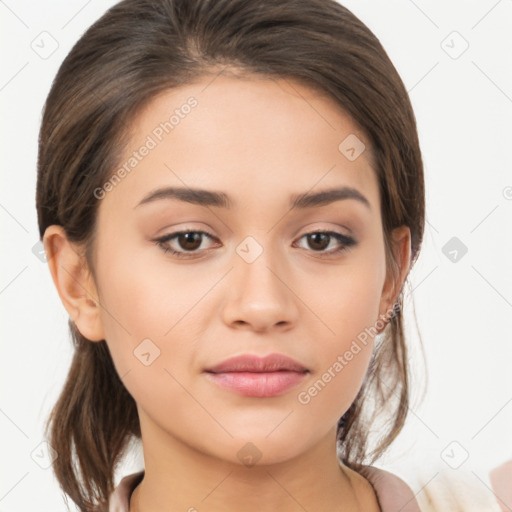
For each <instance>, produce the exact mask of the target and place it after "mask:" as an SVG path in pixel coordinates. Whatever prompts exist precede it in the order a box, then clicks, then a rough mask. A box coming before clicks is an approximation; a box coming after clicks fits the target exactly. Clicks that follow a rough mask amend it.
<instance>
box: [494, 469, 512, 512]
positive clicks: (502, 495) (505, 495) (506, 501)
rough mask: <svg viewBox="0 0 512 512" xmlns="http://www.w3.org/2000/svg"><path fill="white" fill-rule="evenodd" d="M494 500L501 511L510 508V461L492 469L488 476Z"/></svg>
mask: <svg viewBox="0 0 512 512" xmlns="http://www.w3.org/2000/svg"><path fill="white" fill-rule="evenodd" d="M489 480H490V482H491V485H492V489H493V491H494V494H495V495H496V499H497V500H498V503H499V504H500V507H501V509H502V510H508V509H511V508H512V459H510V460H508V461H507V462H505V463H503V464H501V466H497V467H495V468H493V469H492V470H491V472H490V474H489Z"/></svg>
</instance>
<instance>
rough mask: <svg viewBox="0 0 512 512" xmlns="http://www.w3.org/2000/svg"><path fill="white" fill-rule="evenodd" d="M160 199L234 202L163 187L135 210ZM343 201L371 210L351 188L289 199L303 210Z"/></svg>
mask: <svg viewBox="0 0 512 512" xmlns="http://www.w3.org/2000/svg"><path fill="white" fill-rule="evenodd" d="M162 199H167V200H168V199H177V200H179V201H184V202H187V203H192V204H197V205H200V206H215V207H218V208H227V209H229V208H232V207H233V206H234V204H235V203H234V201H233V200H232V199H231V198H230V197H229V196H228V195H227V194H226V193H225V192H217V191H213V190H204V189H200V188H181V187H164V188H159V189H157V190H154V191H152V192H150V193H149V194H148V195H146V196H145V197H144V198H143V199H142V201H140V202H139V203H138V204H137V205H136V206H135V208H138V207H139V206H141V205H143V204H148V203H152V202H154V201H158V200H162ZM343 199H355V200H356V201H359V202H360V203H362V204H364V205H365V206H366V207H367V208H369V209H370V210H371V205H370V202H369V201H368V199H367V198H366V197H365V196H364V195H363V194H361V192H359V190H357V189H355V188H352V187H339V188H331V189H327V190H322V191H320V192H314V193H311V192H305V193H302V194H295V195H292V196H291V197H290V209H295V208H298V209H304V208H312V207H315V206H325V205H327V204H330V203H333V202H334V201H340V200H343Z"/></svg>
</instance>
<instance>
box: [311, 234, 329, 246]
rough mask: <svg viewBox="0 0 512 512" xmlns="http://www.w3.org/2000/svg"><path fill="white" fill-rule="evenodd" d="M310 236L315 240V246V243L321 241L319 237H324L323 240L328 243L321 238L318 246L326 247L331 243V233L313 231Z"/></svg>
mask: <svg viewBox="0 0 512 512" xmlns="http://www.w3.org/2000/svg"><path fill="white" fill-rule="evenodd" d="M309 236H310V241H311V240H313V248H314V246H315V244H317V243H318V242H319V240H318V239H322V237H323V241H324V242H326V241H327V243H322V242H321V240H320V247H318V249H325V248H326V247H327V246H328V245H329V243H328V242H329V235H327V234H325V233H313V234H312V235H309Z"/></svg>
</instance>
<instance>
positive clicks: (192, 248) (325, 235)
mask: <svg viewBox="0 0 512 512" xmlns="http://www.w3.org/2000/svg"><path fill="white" fill-rule="evenodd" d="M204 237H207V238H209V239H210V240H216V239H215V237H214V236H213V235H210V234H209V233H206V232H205V231H178V232H176V233H169V234H168V235H164V236H162V237H160V238H157V239H155V240H154V242H155V243H156V244H157V245H158V246H159V247H160V248H161V249H162V250H163V251H164V252H165V253H171V254H173V255H174V256H176V257H178V258H186V257H190V256H194V255H195V254H198V253H200V251H199V250H198V249H199V248H200V247H201V245H202V241H203V238H204ZM303 238H306V239H307V243H308V244H309V245H310V247H313V249H312V250H313V252H316V253H320V254H321V255H326V256H327V255H332V254H337V253H341V252H342V251H346V250H348V248H349V247H350V246H353V245H355V244H356V243H357V242H356V240H354V239H353V238H352V237H349V236H346V235H343V234H341V233H337V232H335V231H314V232H311V233H306V234H304V235H302V236H301V237H300V238H299V240H301V239H303ZM174 239H176V242H177V244H178V248H177V249H175V248H172V247H171V245H170V242H171V241H174ZM333 240H335V241H337V242H338V244H339V247H337V248H336V247H335V248H334V249H331V250H330V251H326V250H325V249H326V248H328V247H329V246H330V245H331V242H332V241H333ZM180 249H181V250H180ZM203 250H206V249H203Z"/></svg>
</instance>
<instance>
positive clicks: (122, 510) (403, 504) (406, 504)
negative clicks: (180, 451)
mask: <svg viewBox="0 0 512 512" xmlns="http://www.w3.org/2000/svg"><path fill="white" fill-rule="evenodd" d="M362 473H364V475H363V476H364V477H365V478H366V479H367V480H368V481H369V482H370V484H371V485H372V487H373V489H374V490H375V494H376V496H377V501H378V502H379V506H380V509H381V511H382V512H396V511H397V510H400V512H421V511H420V508H419V506H418V502H417V501H416V498H415V497H414V494H413V492H412V490H411V489H410V487H409V486H408V485H407V484H406V483H405V482H404V481H403V480H402V479H400V478H399V477H397V476H396V475H394V474H393V473H390V472H389V471H385V470H383V469H378V468H375V467H373V466H364V470H363V472H362ZM143 476H144V470H142V471H139V472H137V473H132V474H130V475H128V476H125V477H124V478H123V479H122V480H121V481H120V482H119V484H118V486H117V487H116V488H115V489H114V492H113V493H112V494H111V495H110V500H109V508H108V512H129V510H130V497H131V494H132V492H133V490H134V489H135V487H136V486H137V485H138V484H139V483H140V481H141V480H142V478H143Z"/></svg>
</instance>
